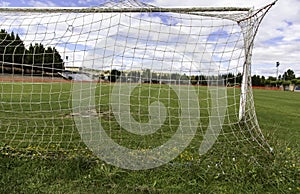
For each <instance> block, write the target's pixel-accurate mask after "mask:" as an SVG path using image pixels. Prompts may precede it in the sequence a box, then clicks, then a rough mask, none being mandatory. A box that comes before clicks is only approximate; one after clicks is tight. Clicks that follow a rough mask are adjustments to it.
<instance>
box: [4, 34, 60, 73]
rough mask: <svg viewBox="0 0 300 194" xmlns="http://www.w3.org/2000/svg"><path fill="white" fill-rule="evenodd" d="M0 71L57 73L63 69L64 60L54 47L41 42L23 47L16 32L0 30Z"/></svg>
mask: <svg viewBox="0 0 300 194" xmlns="http://www.w3.org/2000/svg"><path fill="white" fill-rule="evenodd" d="M0 63H1V68H0V72H1V73H14V74H43V73H57V72H60V71H61V70H64V69H65V68H64V62H63V60H62V58H61V55H60V54H59V52H58V51H57V50H56V48H55V47H47V48H45V47H44V45H42V44H41V43H35V44H30V45H29V48H26V47H25V44H24V42H23V41H22V40H21V38H20V37H19V35H18V34H15V33H14V32H11V33H8V32H7V31H6V30H5V29H1V30H0Z"/></svg>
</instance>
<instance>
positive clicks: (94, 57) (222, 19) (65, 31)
mask: <svg viewBox="0 0 300 194" xmlns="http://www.w3.org/2000/svg"><path fill="white" fill-rule="evenodd" d="M270 7H271V5H268V6H266V7H264V8H262V9H260V10H243V9H238V8H237V9H226V8H216V9H215V10H214V9H204V8H203V9H202V11H201V9H183V8H182V9H164V8H157V7H154V6H152V5H148V4H145V3H141V2H137V1H132V0H128V1H119V2H110V3H106V4H103V5H101V6H99V7H93V8H87V9H78V10H71V9H61V10H60V9H53V10H51V9H44V11H43V9H40V10H39V9H36V10H33V9H31V10H30V9H29V10H25V9H15V10H5V9H4V10H2V11H1V13H0V14H1V17H0V23H1V33H0V55H1V56H0V61H1V67H0V71H1V76H0V79H1V82H0V86H1V87H0V90H1V96H0V98H1V100H0V120H1V125H0V134H1V135H0V138H1V143H2V144H4V145H8V146H11V147H14V148H15V149H19V150H22V149H25V150H28V149H32V150H37V151H39V152H42V151H43V152H45V153H46V154H47V153H50V152H55V151H59V150H63V151H69V150H86V149H89V150H91V151H92V152H93V153H94V154H95V155H98V156H99V157H101V158H102V159H103V160H105V161H107V162H108V163H112V164H115V165H117V166H120V167H124V168H130V169H144V168H152V167H155V166H159V165H161V164H163V163H167V162H169V161H170V160H173V159H174V158H176V157H178V156H182V153H183V151H184V150H185V149H190V150H191V156H192V157H193V158H197V157H198V156H199V154H200V155H203V154H205V153H207V152H208V151H209V150H210V149H211V148H212V147H214V146H217V145H218V144H220V145H222V144H223V143H224V142H227V143H238V145H245V144H247V145H248V144H249V145H250V146H251V147H259V148H261V149H265V150H269V146H268V144H267V142H266V141H265V139H264V137H263V135H262V133H261V130H260V128H259V125H258V122H257V118H256V114H255V108H254V102H253V95H252V91H251V75H250V67H251V52H252V47H253V39H254V37H255V34H256V31H257V29H258V26H259V24H260V22H261V20H262V18H263V17H264V15H265V14H266V12H267V11H268V9H269V8H270ZM139 9H140V12H138V10H139ZM45 10H46V11H45ZM124 10H125V11H124ZM130 10H131V11H130ZM159 10H163V11H161V12H159ZM124 153H125V154H124ZM124 155H126V156H124ZM140 161H143V162H140ZM140 163H143V164H140Z"/></svg>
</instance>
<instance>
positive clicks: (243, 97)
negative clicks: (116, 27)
mask: <svg viewBox="0 0 300 194" xmlns="http://www.w3.org/2000/svg"><path fill="white" fill-rule="evenodd" d="M275 2H276V1H275ZM275 2H274V3H273V4H275ZM273 4H271V5H273ZM268 6H269V5H268ZM252 11H253V8H251V7H155V6H153V7H152V6H151V7H150V6H149V7H138V8H136V7H130V8H126V7H125V8H109V7H108V8H106V7H75V8H65V7H53V8H35V7H11V8H9V7H6V8H0V12H23V13H24V12H32V13H45V12H46V13H47V12H49V13H141V12H145V13H155V12H164V13H168V12H169V13H183V14H197V15H198V13H197V12H200V13H201V14H200V15H205V16H210V17H216V16H214V15H212V14H207V13H216V12H246V13H248V14H249V15H250V14H251V13H252ZM250 16H251V15H250ZM239 22H240V21H237V23H239ZM247 32H248V33H247V34H246V35H245V39H244V43H245V62H244V66H243V73H242V76H243V77H242V84H241V94H240V105H239V121H242V120H243V119H244V118H245V116H246V102H247V88H248V84H249V80H248V76H249V73H250V74H251V68H250V67H251V52H252V47H253V44H252V43H249V41H247V39H251V37H252V38H253V36H255V35H253V34H252V33H251V29H248V30H247ZM249 32H250V33H249ZM249 36H250V38H249Z"/></svg>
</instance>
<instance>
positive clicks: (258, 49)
mask: <svg viewBox="0 0 300 194" xmlns="http://www.w3.org/2000/svg"><path fill="white" fill-rule="evenodd" d="M141 1H142V2H145V3H149V4H151V5H155V6H161V7H182V6H185V7H189V6H192V7H197V6H217V7H218V6H219V7H223V6H233V7H235V6H238V7H253V8H255V9H259V8H261V7H263V6H265V5H267V4H270V3H272V2H273V0H251V1H249V0H214V1H212V0H185V1H182V0H141ZM105 2H107V1H105V0H74V1H61V0H37V1H35V0H0V6H2V7H90V6H97V5H100V4H103V3H105ZM299 18H300V0H278V1H277V3H276V4H275V5H274V6H273V7H272V8H271V10H270V11H269V12H268V13H267V15H266V16H265V18H264V20H263V21H262V23H261V26H260V28H259V30H258V33H257V35H256V37H255V44H254V49H253V56H252V74H253V75H254V74H257V75H264V76H276V62H280V66H279V74H283V73H284V72H285V71H286V70H287V69H292V70H294V72H295V73H296V76H298V77H300V19H299ZM150 50H151V49H150ZM99 52H100V53H101V52H102V51H99ZM144 54H150V53H144Z"/></svg>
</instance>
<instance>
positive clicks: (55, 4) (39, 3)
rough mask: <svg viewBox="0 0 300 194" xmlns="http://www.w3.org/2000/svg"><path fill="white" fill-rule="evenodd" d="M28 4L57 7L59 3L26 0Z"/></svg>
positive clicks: (48, 0) (47, 0)
mask: <svg viewBox="0 0 300 194" xmlns="http://www.w3.org/2000/svg"><path fill="white" fill-rule="evenodd" d="M26 5H28V6H32V7H57V6H58V5H57V3H54V2H53V1H50V0H46V1H36V0H29V1H26Z"/></svg>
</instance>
